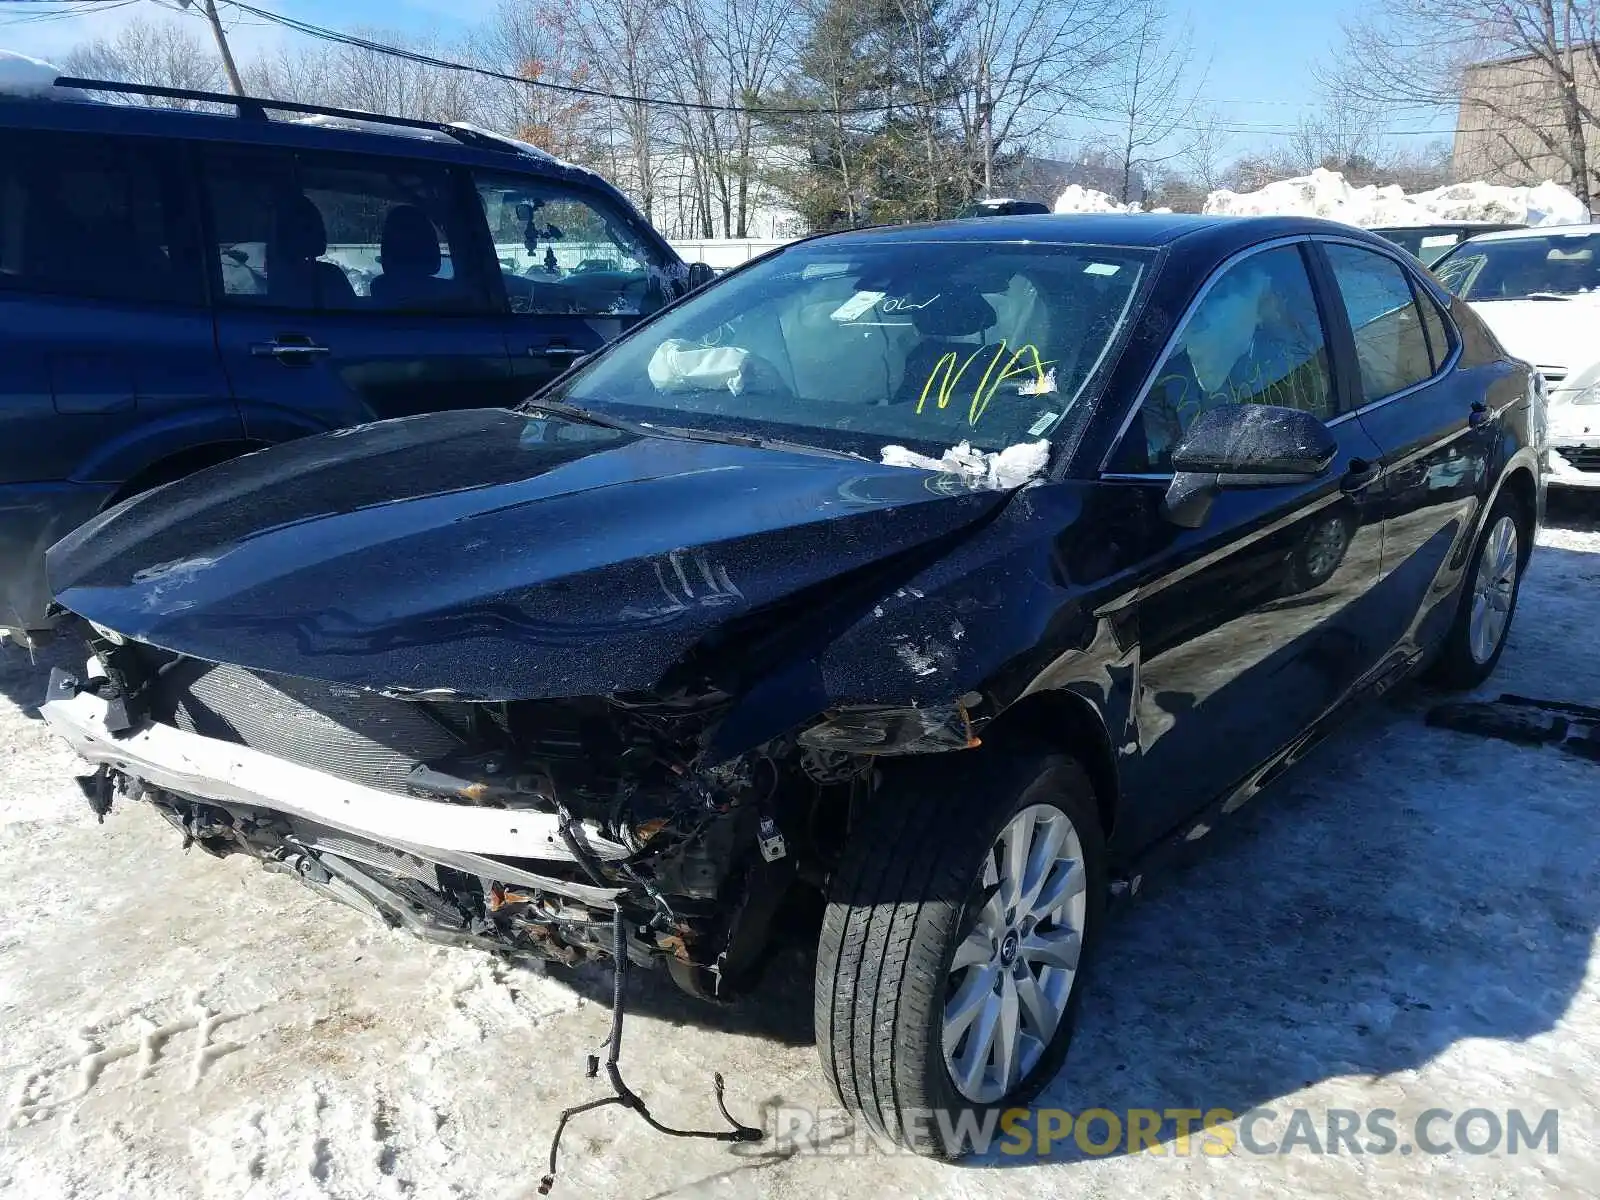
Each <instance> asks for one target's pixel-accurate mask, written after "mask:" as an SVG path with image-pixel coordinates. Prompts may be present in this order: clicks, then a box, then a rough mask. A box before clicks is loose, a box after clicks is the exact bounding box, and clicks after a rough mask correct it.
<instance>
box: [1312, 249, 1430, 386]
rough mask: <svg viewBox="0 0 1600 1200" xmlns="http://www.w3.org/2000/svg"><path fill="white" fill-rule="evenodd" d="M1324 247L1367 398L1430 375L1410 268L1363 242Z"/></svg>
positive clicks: (1426, 348) (1414, 383) (1428, 358)
mask: <svg viewBox="0 0 1600 1200" xmlns="http://www.w3.org/2000/svg"><path fill="white" fill-rule="evenodd" d="M1322 248H1323V251H1324V252H1325V253H1326V254H1327V256H1328V264H1329V266H1331V267H1332V268H1333V277H1334V279H1335V281H1337V283H1338V285H1339V294H1340V296H1341V297H1343V299H1344V310H1345V312H1346V313H1347V314H1348V315H1349V317H1350V329H1351V332H1352V333H1353V334H1354V335H1355V342H1356V362H1357V363H1358V364H1359V366H1360V368H1361V397H1362V399H1363V400H1364V401H1366V402H1367V403H1369V404H1370V403H1371V402H1372V401H1374V400H1381V399H1383V398H1384V397H1385V396H1392V395H1394V394H1395V393H1396V392H1403V391H1405V389H1406V388H1409V387H1414V386H1415V385H1416V384H1419V383H1421V382H1423V381H1424V380H1425V379H1427V378H1429V377H1430V376H1431V375H1432V374H1433V372H1434V361H1433V357H1432V356H1431V355H1430V354H1429V353H1428V336H1427V334H1426V333H1424V332H1423V325H1422V319H1423V318H1422V313H1421V312H1420V311H1418V309H1417V300H1416V296H1415V295H1414V294H1413V293H1412V290H1411V278H1410V276H1409V275H1407V274H1406V272H1405V269H1404V268H1403V267H1401V265H1400V264H1399V263H1397V262H1395V261H1394V259H1392V258H1390V257H1388V256H1387V255H1384V254H1378V253H1376V252H1374V251H1372V250H1364V249H1362V248H1361V247H1360V246H1347V245H1344V244H1342V243H1339V242H1328V243H1324V244H1323V247H1322ZM1436 316H1437V314H1436Z"/></svg>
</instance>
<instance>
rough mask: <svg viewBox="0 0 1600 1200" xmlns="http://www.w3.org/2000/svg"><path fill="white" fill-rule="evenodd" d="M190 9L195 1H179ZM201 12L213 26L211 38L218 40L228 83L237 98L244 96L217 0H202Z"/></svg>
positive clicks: (218, 48) (241, 81) (242, 85)
mask: <svg viewBox="0 0 1600 1200" xmlns="http://www.w3.org/2000/svg"><path fill="white" fill-rule="evenodd" d="M178 3H179V5H180V6H182V7H183V8H188V7H189V5H190V4H191V3H193V0H178ZM200 11H201V12H203V13H205V16H206V20H207V21H208V22H209V23H210V25H211V36H212V37H214V38H216V39H217V51H218V52H219V53H220V54H221V55H222V69H223V70H224V71H226V72H227V73H228V83H229V85H230V86H231V87H232V88H233V94H234V95H235V96H242V95H244V80H242V79H240V78H239V66H238V64H237V63H235V62H234V61H233V51H232V50H230V49H228V35H227V33H226V32H225V31H224V30H223V28H222V18H221V17H219V16H217V0H200Z"/></svg>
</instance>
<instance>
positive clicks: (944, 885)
mask: <svg viewBox="0 0 1600 1200" xmlns="http://www.w3.org/2000/svg"><path fill="white" fill-rule="evenodd" d="M897 766H899V767H900V770H899V771H898V772H897V773H896V774H895V775H893V776H892V777H891V779H890V780H889V782H888V783H887V784H886V786H885V787H884V788H883V789H882V790H880V792H879V793H878V795H877V796H876V797H875V799H874V801H873V805H874V808H873V811H872V812H871V813H870V814H869V815H868V816H867V817H866V819H864V820H863V821H862V822H861V823H860V824H859V825H858V826H857V827H856V828H855V829H854V830H852V832H851V837H850V845H849V847H848V849H847V851H846V854H845V857H844V861H843V862H842V863H841V865H840V868H839V870H838V872H837V873H836V875H835V877H834V880H833V882H832V884H831V885H830V888H829V895H828V908H827V913H826V916H825V917H824V920H823V927H822V940H821V945H820V947H819V951H818V956H817V978H816V990H815V1015H816V1030H817V1048H818V1050H819V1052H820V1053H821V1056H822V1062H823V1068H824V1070H825V1071H826V1073H827V1075H828V1081H829V1083H830V1084H832V1086H833V1089H834V1091H835V1093H836V1094H837V1095H838V1096H839V1098H840V1100H841V1101H842V1102H843V1104H844V1105H845V1106H846V1107H847V1108H849V1109H850V1110H851V1111H852V1112H853V1113H854V1114H855V1115H856V1116H857V1118H858V1119H861V1120H864V1121H865V1122H866V1123H867V1124H868V1125H870V1126H871V1127H872V1128H873V1129H875V1130H876V1131H878V1132H879V1133H881V1134H883V1135H885V1136H887V1137H890V1138H893V1139H895V1140H897V1141H899V1142H900V1143H902V1144H904V1145H906V1146H908V1147H910V1148H911V1149H913V1150H915V1151H917V1152H918V1153H922V1154H928V1155H932V1156H935V1157H940V1158H954V1157H959V1156H960V1155H961V1154H962V1153H964V1152H966V1151H967V1150H969V1149H971V1147H970V1146H966V1145H961V1144H956V1142H955V1141H954V1140H953V1139H951V1138H950V1137H949V1136H948V1134H949V1132H950V1131H953V1130H957V1129H961V1128H978V1129H982V1128H984V1123H985V1120H986V1117H987V1114H988V1113H990V1112H998V1111H1002V1110H1004V1109H1007V1108H1011V1107H1015V1106H1017V1105H1019V1104H1023V1103H1026V1102H1027V1100H1029V1099H1030V1098H1031V1097H1032V1096H1034V1095H1035V1094H1036V1093H1037V1092H1038V1091H1039V1089H1040V1088H1042V1087H1044V1086H1045V1085H1046V1084H1047V1083H1049V1082H1050V1080H1051V1079H1052V1078H1053V1077H1054V1076H1055V1074H1056V1073H1057V1072H1058V1071H1059V1070H1060V1068H1061V1063H1062V1061H1063V1060H1064V1059H1065V1057H1066V1053H1067V1047H1068V1045H1069V1043H1070V1041H1071V1037H1072V1028H1073V1023H1074V1019H1075V1017H1076V1013H1077V1007H1078V1002H1079V998H1080V996H1081V994H1082V976H1083V968H1084V966H1085V964H1086V963H1087V961H1088V957H1089V954H1090V952H1091V950H1092V948H1093V946H1094V944H1095V942H1096V940H1097V938H1098V936H1099V931H1100V927H1101V923H1102V921H1103V919H1104V912H1105V897H1106V867H1105V840H1104V837H1103V835H1102V833H1101V829H1100V822H1099V816H1098V810H1097V806H1096V803H1095V795H1094V790H1093V788H1092V787H1091V785H1090V783H1089V779H1088V777H1087V775H1086V774H1085V773H1084V771H1083V769H1082V767H1080V766H1079V765H1078V763H1077V762H1075V761H1074V760H1072V759H1071V758H1068V757H1065V756H1059V755H1037V754H1035V755H1016V756H1014V757H999V756H997V755H996V754H994V753H992V752H988V751H986V752H984V753H982V754H972V755H967V754H962V755H960V756H959V757H955V758H951V757H940V758H936V759H929V760H923V761H916V762H907V763H902V764H897ZM967 1113H970V1114H972V1116H970V1117H966V1116H964V1114H967ZM974 1118H975V1119H976V1122H977V1123H976V1125H975V1126H974V1125H973V1124H972V1121H973V1119H974Z"/></svg>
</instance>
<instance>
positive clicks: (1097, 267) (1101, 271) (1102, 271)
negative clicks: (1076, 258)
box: [1083, 263, 1122, 275]
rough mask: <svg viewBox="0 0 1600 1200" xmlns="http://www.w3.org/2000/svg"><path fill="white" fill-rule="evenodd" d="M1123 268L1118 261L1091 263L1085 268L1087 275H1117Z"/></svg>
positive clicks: (1084, 271)
mask: <svg viewBox="0 0 1600 1200" xmlns="http://www.w3.org/2000/svg"><path fill="white" fill-rule="evenodd" d="M1120 270H1122V268H1121V267H1119V266H1118V265H1117V264H1116V263H1090V264H1089V265H1088V266H1087V267H1085V268H1084V269H1083V273H1084V274H1085V275H1115V274H1116V273H1117V272H1118V271H1120Z"/></svg>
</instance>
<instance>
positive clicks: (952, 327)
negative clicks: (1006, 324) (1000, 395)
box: [898, 292, 999, 404]
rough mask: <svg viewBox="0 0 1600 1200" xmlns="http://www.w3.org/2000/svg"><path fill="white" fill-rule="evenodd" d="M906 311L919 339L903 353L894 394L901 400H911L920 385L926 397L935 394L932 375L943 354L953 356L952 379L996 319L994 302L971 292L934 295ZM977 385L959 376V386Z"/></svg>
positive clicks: (919, 392)
mask: <svg viewBox="0 0 1600 1200" xmlns="http://www.w3.org/2000/svg"><path fill="white" fill-rule="evenodd" d="M909 315H910V317H911V324H912V327H913V328H914V329H915V330H916V331H917V336H918V337H919V338H920V340H919V341H918V342H917V344H916V345H915V346H913V347H911V349H910V351H909V352H908V353H907V354H906V365H905V373H904V375H903V376H902V378H901V382H900V392H899V396H898V400H899V402H900V403H902V404H915V403H916V402H917V401H918V400H919V399H921V397H922V394H923V391H924V389H928V394H929V396H930V398H931V397H932V396H933V395H934V394H936V393H937V391H938V389H939V381H938V380H937V379H936V378H935V376H936V375H937V374H939V373H940V371H939V364H940V362H942V361H943V360H944V357H945V356H946V355H947V354H954V355H955V356H956V361H955V365H954V366H953V367H952V368H951V369H950V377H951V378H952V379H953V378H954V377H955V373H956V372H957V371H959V370H960V369H961V365H962V364H963V363H965V362H966V361H967V359H968V358H969V357H971V356H972V355H973V354H975V353H978V352H979V351H981V350H982V349H983V347H984V335H985V334H986V333H987V332H988V331H989V330H991V329H993V328H994V327H995V324H996V322H997V321H998V320H999V314H997V313H996V312H995V309H994V305H992V304H990V303H989V301H987V300H985V299H984V298H983V296H982V295H981V294H978V293H975V292H953V293H950V294H949V295H942V296H936V297H934V299H933V300H932V301H931V302H930V303H928V304H927V305H925V306H924V307H922V308H918V309H913V310H911V312H910V314H909ZM930 384H931V385H932V386H931V388H930ZM977 385H978V379H977V378H969V377H968V376H963V378H962V386H963V389H966V388H969V387H971V388H975V387H977ZM963 394H966V393H965V390H964V391H963Z"/></svg>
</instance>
